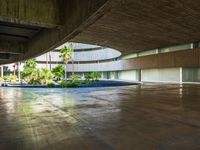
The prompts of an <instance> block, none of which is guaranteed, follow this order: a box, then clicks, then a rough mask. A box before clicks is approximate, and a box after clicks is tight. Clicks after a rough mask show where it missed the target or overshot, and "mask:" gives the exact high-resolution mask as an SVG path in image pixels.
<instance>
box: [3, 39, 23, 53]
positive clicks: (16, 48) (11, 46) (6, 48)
mask: <svg viewBox="0 0 200 150" xmlns="http://www.w3.org/2000/svg"><path fill="white" fill-rule="evenodd" d="M23 53H25V50H24V46H23V45H22V44H20V43H15V42H6V41H0V55H2V54H23Z"/></svg>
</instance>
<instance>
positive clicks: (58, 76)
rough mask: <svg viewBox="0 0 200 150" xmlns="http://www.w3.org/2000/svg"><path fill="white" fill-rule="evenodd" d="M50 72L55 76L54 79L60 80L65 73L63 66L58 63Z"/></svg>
mask: <svg viewBox="0 0 200 150" xmlns="http://www.w3.org/2000/svg"><path fill="white" fill-rule="evenodd" d="M52 73H53V75H54V77H55V78H56V80H60V79H61V78H62V77H64V75H65V67H64V66H61V65H59V66H57V67H55V68H53V69H52Z"/></svg>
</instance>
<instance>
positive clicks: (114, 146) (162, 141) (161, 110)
mask: <svg viewBox="0 0 200 150" xmlns="http://www.w3.org/2000/svg"><path fill="white" fill-rule="evenodd" d="M22 149H24V150H32V149H34V150H200V85H175V84H174V85H169V84H168V85H166V84H157V85H150V84H147V85H135V86H126V87H109V88H83V89H39V88H38V89H28V88H25V89H20V88H0V150H22Z"/></svg>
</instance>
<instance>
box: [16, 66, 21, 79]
mask: <svg viewBox="0 0 200 150" xmlns="http://www.w3.org/2000/svg"><path fill="white" fill-rule="evenodd" d="M17 70H18V80H19V82H21V76H20V62H18V64H17Z"/></svg>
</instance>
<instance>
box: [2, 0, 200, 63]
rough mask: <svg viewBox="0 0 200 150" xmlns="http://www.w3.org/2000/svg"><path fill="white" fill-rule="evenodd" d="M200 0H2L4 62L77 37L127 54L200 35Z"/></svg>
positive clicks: (76, 39)
mask: <svg viewBox="0 0 200 150" xmlns="http://www.w3.org/2000/svg"><path fill="white" fill-rule="evenodd" d="M199 6H200V1H199V0H192V1H191V0H87V1H80V0H34V1H33V0H16V1H13V0H1V1H0V64H3V63H10V62H16V61H21V60H25V59H28V58H33V57H36V56H38V55H41V54H43V53H45V52H47V51H50V50H52V49H54V48H56V47H57V46H59V45H61V44H63V43H65V42H67V41H69V40H72V41H76V42H81V43H90V44H98V45H101V46H106V47H111V48H115V49H118V50H120V51H121V52H122V53H123V54H125V53H129V52H134V51H143V50H150V49H154V48H160V47H165V46H169V45H175V44H183V43H188V42H194V41H199V40H200V32H199V27H200V19H199V18H200V7H199Z"/></svg>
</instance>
